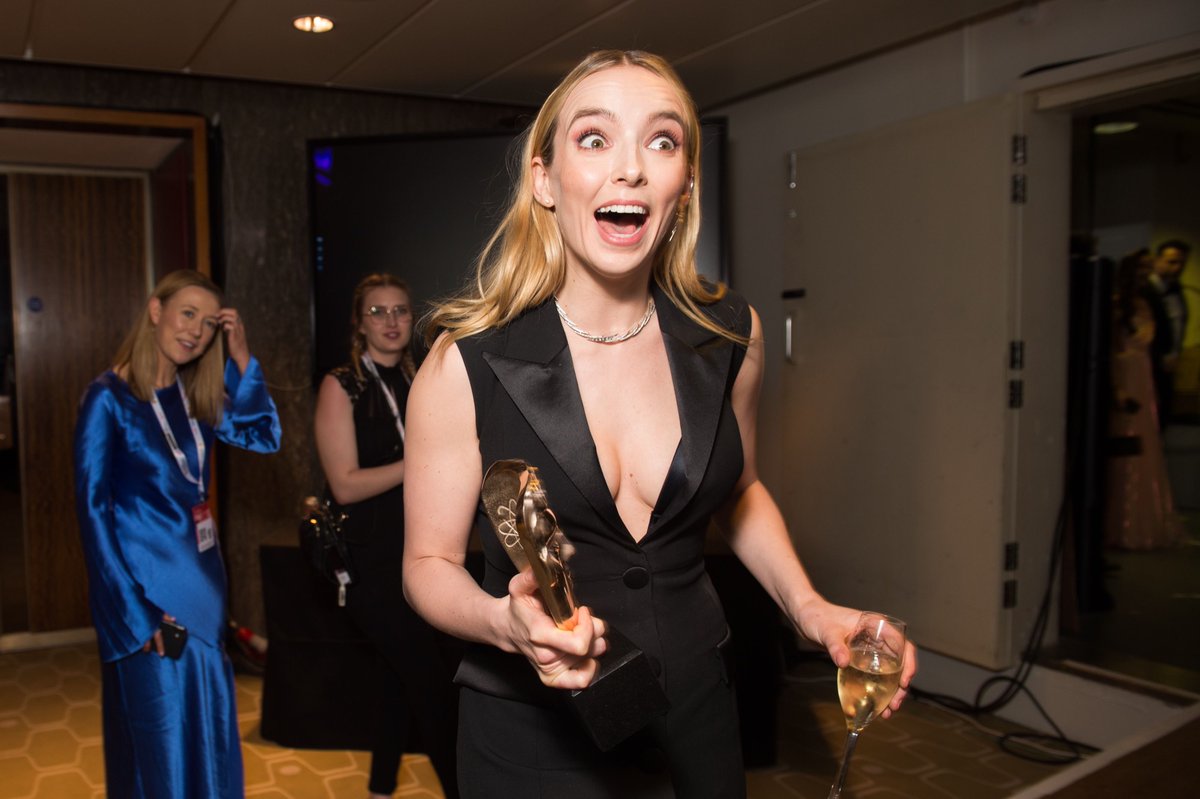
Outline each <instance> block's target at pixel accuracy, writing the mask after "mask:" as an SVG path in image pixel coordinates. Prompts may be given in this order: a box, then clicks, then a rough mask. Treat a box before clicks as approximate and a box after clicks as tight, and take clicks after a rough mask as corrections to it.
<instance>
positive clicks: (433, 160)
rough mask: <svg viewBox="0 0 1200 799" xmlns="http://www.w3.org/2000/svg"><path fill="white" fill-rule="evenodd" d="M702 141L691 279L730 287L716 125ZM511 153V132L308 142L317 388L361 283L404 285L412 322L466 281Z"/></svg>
mask: <svg viewBox="0 0 1200 799" xmlns="http://www.w3.org/2000/svg"><path fill="white" fill-rule="evenodd" d="M703 134H704V142H703V148H702V166H701V169H702V176H703V181H704V185H703V191H702V192H701V204H702V205H701V213H702V214H703V220H704V221H703V225H702V232H701V236H700V242H699V246H698V249H697V259H696V260H697V268H698V269H699V270H700V272H701V273H702V274H704V275H706V276H707V277H709V278H711V279H713V280H720V281H723V282H728V281H729V270H728V266H727V263H726V261H727V257H726V246H725V236H724V235H723V234H722V231H723V229H724V227H725V225H724V213H723V205H724V203H723V202H722V198H723V197H724V195H725V188H724V182H725V175H724V147H725V122H724V120H722V119H715V120H705V121H704V123H703ZM519 147H520V144H519V134H517V133H514V132H512V131H507V132H500V133H464V134H452V135H422V136H396V137H387V138H364V139H330V140H321V141H312V142H310V143H309V148H308V151H309V193H310V206H311V222H312V226H311V229H312V236H313V239H312V261H313V270H314V276H313V303H312V307H313V333H314V341H315V351H314V370H315V372H314V378H315V379H316V380H318V381H319V380H320V378H321V376H323V375H324V374H325V373H326V372H327V371H329V370H330V369H331V368H333V367H334V366H337V365H338V364H340V363H343V362H345V360H346V358H347V354H348V352H349V343H350V328H349V319H350V303H351V299H352V297H353V292H354V286H355V285H356V284H357V283H358V281H359V280H360V279H362V277H363V276H364V275H367V274H370V273H371V272H391V273H393V274H395V275H396V276H398V277H400V278H402V279H404V280H405V281H406V282H407V283H408V285H409V287H410V288H411V289H412V294H413V300H414V303H415V304H416V306H417V307H416V312H417V313H418V314H420V313H422V312H423V310H424V309H425V303H427V302H428V301H430V300H432V299H437V298H440V297H444V296H446V295H448V294H451V293H453V292H455V291H456V290H458V289H459V288H460V287H461V286H462V285H463V282H464V281H465V280H468V279H470V278H471V277H472V276H473V275H474V268H475V261H476V258H477V257H478V255H479V252H480V250H481V249H482V248H483V246H484V244H485V243H486V242H487V239H488V237H489V236H490V235H491V234H492V232H493V231H494V230H495V227H496V224H497V223H498V222H499V220H500V217H501V216H502V215H503V212H504V207H505V204H506V202H507V200H508V197H509V193H510V186H511V183H510V177H509V175H510V170H509V163H510V162H511V161H513V160H515V157H516V155H517V153H516V152H515V150H516V148H519Z"/></svg>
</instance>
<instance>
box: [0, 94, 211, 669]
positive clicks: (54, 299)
mask: <svg viewBox="0 0 1200 799" xmlns="http://www.w3.org/2000/svg"><path fill="white" fill-rule="evenodd" d="M206 147H207V125H206V122H205V120H204V118H203V117H200V116H195V115H185V114H158V113H152V112H131V111H116V110H107V109H94V108H72V107H65V106H61V107H60V106H27V105H20V104H4V103H0V219H2V220H3V223H2V224H0V306H2V310H0V651H6V650H8V649H17V648H25V647H29V646H40V645H49V644H52V643H56V642H62V641H66V640H75V638H77V637H78V636H79V635H81V634H82V635H86V634H88V628H89V627H90V622H89V614H88V608H87V597H86V584H87V583H86V576H85V572H84V565H83V559H82V551H81V547H80V544H79V536H78V531H77V528H76V522H75V512H74V497H73V484H74V480H73V471H72V460H73V459H72V453H71V446H72V434H73V429H74V420H75V412H76V409H77V407H78V402H79V397H80V396H81V395H82V393H83V389H84V388H85V387H86V385H87V383H88V381H89V380H91V379H92V378H94V377H95V376H96V375H97V374H99V373H100V372H101V371H103V369H104V368H105V367H106V366H108V365H109V364H108V359H110V358H111V356H112V353H113V352H114V351H115V350H116V347H117V345H118V344H119V343H120V339H121V337H122V336H123V335H124V334H125V332H126V331H127V330H128V327H129V325H130V323H131V322H132V320H133V319H134V318H135V316H136V313H137V311H138V309H139V308H140V307H141V303H142V302H143V300H144V297H145V295H146V291H147V289H148V288H149V287H150V286H152V285H153V284H154V282H155V278H156V277H157V276H158V275H160V274H162V273H164V272H167V271H170V270H172V269H178V268H183V267H191V268H194V269H198V270H200V271H202V272H205V273H208V272H209V271H210V269H211V265H210V242H209V226H208V194H207V185H208V184H207V170H208V168H207V156H206Z"/></svg>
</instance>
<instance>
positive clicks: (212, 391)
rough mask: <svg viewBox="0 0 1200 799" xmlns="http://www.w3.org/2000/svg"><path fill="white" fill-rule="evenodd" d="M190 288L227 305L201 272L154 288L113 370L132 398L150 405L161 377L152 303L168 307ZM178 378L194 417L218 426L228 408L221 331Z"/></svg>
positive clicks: (171, 275)
mask: <svg viewBox="0 0 1200 799" xmlns="http://www.w3.org/2000/svg"><path fill="white" fill-rule="evenodd" d="M189 286H198V287H199V288H202V289H204V290H205V291H207V292H209V293H210V294H212V295H213V296H214V297H216V298H217V303H218V304H219V305H220V306H222V307H223V306H224V305H225V296H224V294H222V292H221V289H220V288H218V287H217V284H216V283H213V282H212V281H211V280H209V279H208V278H207V277H205V276H204V275H202V274H200V273H199V272H196V271H194V270H191V269H177V270H175V271H173V272H168V273H167V274H166V275H165V276H164V277H163V278H162V280H160V281H158V285H157V286H155V287H154V291H153V292H151V294H150V297H149V298H148V299H147V300H146V307H145V308H144V309H143V310H142V313H141V316H140V317H139V318H138V321H137V322H136V323H135V324H134V326H133V329H132V330H130V331H129V334H128V335H127V336H125V341H124V342H123V343H122V344H121V348H120V349H118V350H117V356H116V358H115V359H114V361H115V362H114V368H115V369H116V370H117V371H118V372H121V373H122V374H123V375H124V377H125V381H126V382H127V383H128V384H129V388H130V389H131V390H132V391H133V395H134V396H135V397H137V398H138V399H140V400H143V401H145V402H149V401H150V397H151V395H152V394H153V393H154V382H155V378H156V376H157V375H158V355H159V350H158V341H157V340H156V338H155V325H154V322H153V321H152V320H151V319H150V304H151V300H158V301H159V302H160V303H162V305H163V306H164V307H165V306H166V304H167V303H168V302H170V300H171V298H172V297H173V296H175V294H176V293H177V292H179V291H182V290H183V289H185V288H188V287H189ZM179 378H180V379H181V380H182V381H183V388H184V391H185V392H186V393H187V398H188V404H189V405H190V406H191V410H192V415H193V416H194V417H195V418H197V419H199V420H201V421H203V422H207V423H208V424H210V425H213V426H215V425H217V424H219V423H220V421H221V412H222V410H223V409H224V407H225V346H224V343H223V342H222V340H221V331H220V330H219V329H218V330H217V331H216V333H214V335H213V338H212V342H211V343H210V344H209V345H208V348H207V349H206V350H205V351H204V352H203V353H202V354H201V355H200V357H199V358H196V359H195V360H193V361H191V362H190V363H187V364H185V365H183V366H181V367H179Z"/></svg>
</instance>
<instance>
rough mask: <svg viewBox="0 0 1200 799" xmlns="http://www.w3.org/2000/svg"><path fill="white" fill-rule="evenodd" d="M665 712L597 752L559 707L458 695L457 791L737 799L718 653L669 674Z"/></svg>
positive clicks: (728, 695) (725, 683)
mask: <svg viewBox="0 0 1200 799" xmlns="http://www.w3.org/2000/svg"><path fill="white" fill-rule="evenodd" d="M666 673H667V675H668V680H667V684H666V686H665V687H666V690H667V696H668V698H669V699H670V701H671V709H670V710H669V711H668V712H667V714H666V715H665V716H664V717H662V718H661V719H659V720H658V721H656V722H654V723H653V724H651V725H650V727H648V728H647V729H646V730H644V731H642V732H641V733H638V734H637V735H635V736H634V737H633V738H631V739H629V740H628V741H626V742H625V743H623V744H621V745H620V746H618V747H617V748H616V749H614V750H613V751H611V752H601V751H599V750H598V749H597V748H596V747H595V745H594V744H593V743H592V742H591V740H590V739H589V738H588V737H587V734H586V733H585V732H584V731H583V729H582V728H581V727H580V723H579V721H578V720H577V719H576V718H575V717H573V716H572V715H571V714H570V711H569V710H568V709H567V708H566V707H565V706H559V705H554V706H548V707H545V706H539V705H532V704H528V703H525V702H518V701H514V700H510V699H503V698H500V697H496V696H490V695H488V694H484V693H481V692H478V691H475V690H472V689H470V688H464V689H462V696H461V699H460V707H459V750H458V751H459V785H460V787H461V789H462V795H463V796H464V797H468V799H508V798H509V797H515V796H519V797H521V799H535V798H536V797H545V799H551V798H552V797H553V798H555V799H557V798H558V797H570V799H611V797H622V799H626V798H627V797H628V798H629V799H635V798H636V799H651V797H653V799H659V798H660V797H661V798H662V799H666V798H667V797H680V799H704V798H705V797H712V799H738V798H739V797H745V795H746V775H745V770H744V768H743V766H742V749H741V741H740V737H739V735H738V718H737V706H736V702H735V697H734V692H733V686H732V684H731V681H730V679H729V673H728V669H727V668H726V664H725V661H724V659H723V657H722V655H721V653H720V651H719V650H716V649H714V650H713V651H712V653H711V654H710V655H709V656H706V657H700V658H695V659H693V660H691V661H687V662H682V663H678V664H676V665H675V666H674V668H668V669H667V672H666Z"/></svg>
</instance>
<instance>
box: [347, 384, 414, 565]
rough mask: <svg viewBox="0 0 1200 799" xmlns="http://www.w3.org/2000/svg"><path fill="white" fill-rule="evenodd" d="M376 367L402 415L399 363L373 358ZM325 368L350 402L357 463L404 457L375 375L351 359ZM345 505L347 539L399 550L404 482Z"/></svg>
mask: <svg viewBox="0 0 1200 799" xmlns="http://www.w3.org/2000/svg"><path fill="white" fill-rule="evenodd" d="M375 368H376V369H378V370H379V377H380V379H382V380H383V381H384V382H385V383H387V385H388V386H389V387H390V388H391V390H392V392H393V393H394V394H395V396H396V405H397V406H398V407H399V409H400V418H401V419H403V418H404V408H405V404H406V403H407V402H408V385H409V384H408V379H407V378H406V377H405V375H404V372H403V371H402V369H401V367H400V366H399V365H398V364H397V365H396V366H384V365H382V364H378V363H377V364H375ZM329 374H330V375H332V376H333V377H334V378H336V379H337V381H338V383H339V384H340V385H341V386H342V388H343V389H344V390H345V391H346V394H347V395H349V397H350V402H351V404H352V405H353V406H354V440H355V443H356V444H357V445H358V465H359V467H360V468H364V469H369V468H372V467H375V466H385V465H387V464H389V463H395V462H396V461H398V460H401V459H403V458H404V442H403V441H401V439H400V433H399V431H397V430H396V419H395V417H394V416H393V415H392V408H391V406H390V405H389V404H388V401H387V397H385V396H384V393H383V389H381V388H380V387H379V383H378V382H377V381H376V380H375V378H373V377H371V374H370V373H369V372H367V371H366V370H365V369H363V376H362V377H361V378H360V377H359V376H358V375H357V374H356V373H355V371H354V369H353V367H352V366H351V365H350V364H345V365H342V366H339V367H337V368H336V369H334V370H332V371H331V372H330V373H329ZM343 509H344V510H345V511H346V512H347V513H348V514H349V516H348V518H347V520H346V522H345V524H344V525H343V529H344V530H345V531H346V540H347V541H348V542H349V543H351V544H355V545H358V546H372V547H376V548H379V549H381V550H386V551H387V552H390V553H391V554H396V555H397V556H398V555H399V554H400V553H402V552H403V548H404V485H403V484H401V485H398V486H395V487H394V488H390V489H388V490H387V491H385V492H383V493H382V494H377V495H376V496H373V497H368V498H367V499H364V500H362V501H361V502H354V503H351V504H350V505H346V506H343ZM380 554H383V552H381V553H380Z"/></svg>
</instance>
